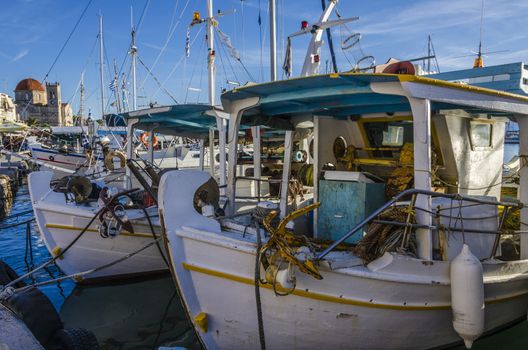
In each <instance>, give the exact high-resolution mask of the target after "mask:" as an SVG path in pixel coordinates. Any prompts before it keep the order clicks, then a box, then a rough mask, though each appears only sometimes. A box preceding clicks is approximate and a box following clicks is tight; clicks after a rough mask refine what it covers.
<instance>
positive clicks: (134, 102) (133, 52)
mask: <svg viewBox="0 0 528 350" xmlns="http://www.w3.org/2000/svg"><path fill="white" fill-rule="evenodd" d="M130 24H131V26H132V33H131V34H132V45H131V46H130V56H132V109H133V110H134V111H135V110H137V93H136V54H137V47H136V28H135V27H134V22H133V13H132V7H130Z"/></svg>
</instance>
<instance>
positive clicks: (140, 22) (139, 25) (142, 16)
mask: <svg viewBox="0 0 528 350" xmlns="http://www.w3.org/2000/svg"><path fill="white" fill-rule="evenodd" d="M149 4H150V0H147V1H146V2H145V6H143V10H142V11H141V16H140V17H139V21H138V24H137V25H136V30H135V31H134V32H135V34H136V35H137V33H138V32H139V29H141V25H142V24H143V19H144V17H145V14H146V13H147V9H148V7H149Z"/></svg>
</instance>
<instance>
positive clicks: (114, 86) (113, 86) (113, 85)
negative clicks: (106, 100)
mask: <svg viewBox="0 0 528 350" xmlns="http://www.w3.org/2000/svg"><path fill="white" fill-rule="evenodd" d="M109 86H110V90H112V91H114V92H115V91H116V90H117V86H118V82H117V77H115V78H114V79H112V81H111V82H110V84H109Z"/></svg>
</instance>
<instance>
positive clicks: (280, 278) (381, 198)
mask: <svg viewBox="0 0 528 350" xmlns="http://www.w3.org/2000/svg"><path fill="white" fill-rule="evenodd" d="M504 67H505V66H503V67H489V68H490V69H489V70H485V69H481V70H479V72H474V73H473V74H474V75H475V74H480V75H482V78H481V79H480V81H484V83H486V81H487V80H486V78H484V76H486V75H490V76H491V77H492V76H493V75H494V74H498V73H497V72H498V71H500V70H501V69H504ZM515 67H516V68H515V69H516V70H517V71H518V72H519V73H521V74H513V73H514V72H513V71H512V72H510V73H511V74H509V75H508V76H509V77H510V79H511V81H510V82H511V83H512V84H511V85H512V86H513V85H516V86H518V90H523V91H525V90H526V88H527V86H526V83H525V82H523V81H520V80H519V79H520V78H519V77H521V76H526V74H528V70H527V69H526V67H525V65H524V64H521V63H519V64H516V65H515ZM510 68H511V67H510ZM494 72H495V73H494ZM462 73H464V72H462ZM455 75H456V73H453V74H452V76H455ZM459 75H460V74H459ZM473 77H475V76H473ZM460 80H462V79H460ZM492 81H493V79H492V80H490V82H492ZM518 92H519V93H509V92H503V91H498V90H493V89H490V88H484V87H478V86H471V85H468V84H461V83H452V82H448V81H445V80H438V79H432V78H426V77H420V76H415V75H410V74H386V73H380V74H363V73H338V74H329V75H319V76H314V77H305V78H298V79H291V80H287V81H280V82H273V83H268V84H260V85H253V86H248V87H242V88H238V89H235V90H233V91H231V92H227V93H225V94H223V95H222V102H223V106H224V109H225V110H226V111H228V112H229V113H230V123H229V125H230V128H229V135H228V140H229V142H230V143H229V150H230V153H229V163H228V186H227V201H228V207H227V212H226V216H225V217H214V216H211V215H210V210H208V209H207V207H208V206H210V205H213V206H214V205H216V204H215V203H208V202H207V201H205V202H204V201H202V202H203V203H202V207H201V208H200V206H197V205H196V203H197V195H199V198H203V193H198V194H197V191H198V189H200V187H201V186H202V185H203V184H204V183H207V182H208V181H209V180H210V175H209V174H207V173H204V172H197V171H184V170H182V171H170V172H167V173H165V174H164V175H163V176H162V178H161V182H160V187H159V208H160V218H161V221H162V224H163V225H164V228H165V230H164V232H165V234H166V245H167V247H168V252H169V258H170V261H171V270H172V272H173V274H174V277H175V280H176V281H177V286H178V288H179V290H180V294H181V296H182V299H183V301H184V305H185V307H186V308H187V311H188V314H189V316H190V319H191V321H192V322H193V324H194V326H195V329H196V331H197V334H198V335H199V337H200V339H201V341H202V343H203V345H204V346H205V347H206V348H207V349H217V348H218V349H254V348H258V347H259V345H260V346H261V345H262V344H263V343H264V342H265V344H266V347H268V348H271V349H320V348H324V349H335V348H349V347H350V346H353V347H354V348H362V349H363V348H365V349H380V348H383V349H402V348H406V349H424V348H435V347H442V346H447V345H451V344H455V343H457V342H461V341H462V340H463V341H464V342H465V344H466V346H468V347H470V346H471V344H472V342H473V341H474V340H475V339H477V338H478V337H479V336H481V335H482V334H485V333H489V332H493V331H495V330H498V329H501V328H503V327H506V326H508V325H511V324H513V323H515V322H517V321H519V320H525V319H526V313H527V310H528V260H527V258H528V239H527V238H526V237H525V236H524V235H521V244H520V256H518V257H514V258H507V257H505V256H502V252H501V247H502V246H503V241H502V239H501V238H502V236H503V235H504V234H505V231H504V228H503V223H504V221H505V218H506V217H507V216H508V215H510V214H511V213H512V212H513V211H515V210H518V209H519V208H522V207H523V206H522V203H524V202H525V201H526V195H525V193H527V192H526V191H527V190H528V189H527V188H524V187H525V186H527V184H528V182H527V181H528V178H526V177H527V176H528V173H527V172H524V171H522V170H521V171H520V178H521V181H520V187H521V189H520V203H505V202H500V185H501V183H502V163H503V159H502V158H503V146H504V127H505V122H506V121H507V120H508V119H516V120H517V122H518V123H519V125H520V130H521V132H520V135H521V142H520V153H521V154H524V152H526V151H527V148H528V139H525V138H523V137H522V135H528V133H527V131H528V130H525V128H526V127H527V126H528V97H527V96H526V95H521V94H520V92H521V91H518ZM263 117H264V118H263ZM262 120H266V121H267V123H266V124H265V126H267V127H277V126H278V125H280V126H284V125H288V124H289V126H290V127H289V128H287V131H286V140H285V145H286V147H285V152H284V154H285V155H284V165H283V182H282V191H281V198H280V203H278V205H275V204H273V203H261V204H260V205H257V206H256V207H255V210H254V211H252V212H251V213H248V214H247V215H246V216H244V215H241V214H240V213H238V214H236V215H235V209H236V208H235V205H234V203H235V200H236V198H237V192H236V186H235V185H236V181H237V174H236V166H237V164H236V161H237V157H236V151H235V150H236V149H237V147H236V142H237V141H236V140H237V138H236V137H235V136H236V135H237V133H238V127H239V125H240V124H241V123H251V122H255V121H262ZM301 128H308V129H309V130H310V132H311V133H312V134H313V138H314V146H313V149H314V151H313V157H309V158H308V160H307V162H308V163H309V164H311V166H312V169H313V172H312V173H313V185H314V186H313V193H314V203H320V206H318V205H319V204H315V205H312V206H307V207H305V208H304V209H300V210H298V211H295V212H292V209H291V207H292V206H293V204H294V203H295V202H297V203H299V201H300V199H299V198H298V196H291V195H289V194H288V191H287V190H286V188H287V184H288V182H289V179H290V169H291V167H292V161H291V155H292V152H293V151H294V149H293V145H292V142H291V140H292V137H293V132H294V131H299V129H301ZM523 130H525V132H523ZM288 145H289V147H288ZM328 163H333V164H337V170H338V171H337V172H330V171H325V169H326V168H325V165H326V164H328ZM259 180H260V179H255V181H259ZM198 192H200V191H198ZM385 196H387V197H385ZM391 198H392V199H391ZM386 200H387V201H388V202H387V203H386V204H382V203H384V202H385V201H386ZM499 206H501V207H502V208H505V209H504V210H503V209H501V210H502V214H499V211H498V207H499ZM269 208H272V209H273V210H277V211H278V212H279V213H280V214H279V215H280V218H281V219H282V221H281V223H280V225H278V224H276V223H270V222H269V220H270V219H271V217H272V216H273V215H271V216H270V212H271V210H269ZM310 210H314V213H313V216H312V225H311V226H312V228H313V229H312V232H313V237H310V234H309V233H308V231H307V234H306V235H305V236H304V237H303V236H295V235H292V234H290V233H287V232H286V230H285V227H288V228H290V229H291V230H294V231H295V228H296V225H297V216H299V217H300V215H301V214H303V215H304V214H306V213H307V212H308V211H310ZM520 210H521V222H528V210H526V209H520ZM200 211H202V212H203V213H204V214H201V213H200ZM205 213H207V214H205ZM264 217H266V218H267V219H265V220H264V224H263V223H262V220H261V219H262V218H264ZM396 217H399V218H396ZM255 218H256V219H255ZM522 230H526V227H525V224H521V231H520V232H521V233H522V232H523V231H522ZM381 232H383V234H381ZM510 233H511V232H510ZM260 240H261V241H262V242H261V243H260ZM329 242H330V243H329ZM342 243H349V244H348V245H345V246H343V245H342ZM328 244H330V245H328ZM339 247H340V249H338V250H336V248H339ZM256 267H257V268H259V269H260V272H259V273H257V274H256V273H255V270H256ZM257 271H258V269H257ZM256 286H257V287H256Z"/></svg>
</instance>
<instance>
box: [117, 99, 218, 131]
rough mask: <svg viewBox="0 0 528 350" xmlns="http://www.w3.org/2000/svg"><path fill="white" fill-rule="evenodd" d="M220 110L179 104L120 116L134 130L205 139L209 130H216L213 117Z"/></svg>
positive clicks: (205, 106)
mask: <svg viewBox="0 0 528 350" xmlns="http://www.w3.org/2000/svg"><path fill="white" fill-rule="evenodd" d="M220 111H221V110H220V109H217V108H216V107H213V106H210V105H204V104H181V105H172V106H163V107H154V108H148V109H142V110H138V111H133V112H129V113H124V114H122V117H123V118H124V119H125V121H126V122H127V124H128V123H129V122H130V121H133V122H135V124H134V128H136V129H141V130H146V131H150V130H154V131H156V132H159V133H161V134H165V135H174V136H186V137H192V138H206V137H207V136H208V135H209V130H210V129H211V128H213V129H215V130H216V117H215V115H216V114H217V113H218V112H220Z"/></svg>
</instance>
